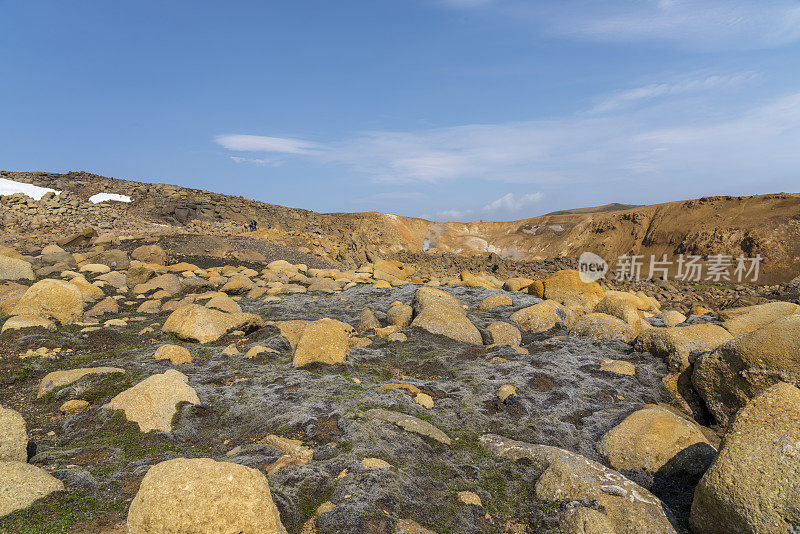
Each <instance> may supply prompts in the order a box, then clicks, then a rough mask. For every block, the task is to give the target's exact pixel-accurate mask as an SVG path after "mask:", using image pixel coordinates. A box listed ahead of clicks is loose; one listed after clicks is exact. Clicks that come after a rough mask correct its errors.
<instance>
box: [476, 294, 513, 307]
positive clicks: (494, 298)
mask: <svg viewBox="0 0 800 534" xmlns="http://www.w3.org/2000/svg"><path fill="white" fill-rule="evenodd" d="M513 304H514V302H513V301H512V300H511V297H510V296H508V295H506V294H505V293H498V294H497V295H489V296H488V297H486V298H485V299H483V300H482V301H481V302H480V304H478V309H479V310H491V309H493V308H497V307H500V306H512V305H513Z"/></svg>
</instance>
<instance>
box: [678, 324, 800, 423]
mask: <svg viewBox="0 0 800 534" xmlns="http://www.w3.org/2000/svg"><path fill="white" fill-rule="evenodd" d="M779 381H783V382H789V383H792V384H800V315H789V316H786V317H782V318H780V319H777V320H775V321H773V322H771V323H769V324H768V325H767V326H765V327H763V328H761V329H760V330H755V331H753V332H750V333H749V334H744V335H741V336H739V337H736V338H734V339H733V340H731V341H728V342H727V343H725V344H723V345H720V346H719V347H717V349H716V350H715V351H714V352H711V353H706V354H702V355H701V356H700V357H699V358H698V359H697V361H696V362H695V365H694V372H693V373H692V384H693V385H694V388H695V389H696V390H697V392H698V393H699V394H700V396H701V397H702V398H703V400H704V401H705V403H706V406H708V409H709V411H711V413H712V414H713V415H714V417H715V418H716V419H717V422H718V423H719V424H720V425H721V426H723V427H724V426H727V425H728V423H729V421H730V419H731V417H732V416H733V414H735V413H736V411H737V410H739V409H740V408H742V407H743V406H744V405H745V404H747V402H748V401H749V400H750V399H752V398H753V397H755V396H756V395H758V394H759V393H761V392H762V391H764V390H765V389H767V388H768V387H770V386H772V385H773V384H775V383H777V382H779Z"/></svg>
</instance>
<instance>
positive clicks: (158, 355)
mask: <svg viewBox="0 0 800 534" xmlns="http://www.w3.org/2000/svg"><path fill="white" fill-rule="evenodd" d="M153 358H155V359H156V360H169V361H170V362H172V363H173V364H174V365H180V364H182V363H192V353H191V352H189V349H187V348H186V347H181V346H180V345H161V346H160V347H158V348H157V349H156V352H155V354H153Z"/></svg>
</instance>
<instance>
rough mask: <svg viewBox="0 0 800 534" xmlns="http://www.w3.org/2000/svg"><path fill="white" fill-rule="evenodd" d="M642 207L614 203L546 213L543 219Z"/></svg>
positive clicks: (639, 205)
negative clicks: (550, 216)
mask: <svg viewBox="0 0 800 534" xmlns="http://www.w3.org/2000/svg"><path fill="white" fill-rule="evenodd" d="M640 207H641V204H620V203H619V202H613V203H611V204H606V205H605V206H594V207H588V208H574V209H571V210H559V211H551V212H550V213H545V214H544V215H543V217H547V216H548V215H578V214H581V213H606V212H609V211H622V210H629V209H632V208H640Z"/></svg>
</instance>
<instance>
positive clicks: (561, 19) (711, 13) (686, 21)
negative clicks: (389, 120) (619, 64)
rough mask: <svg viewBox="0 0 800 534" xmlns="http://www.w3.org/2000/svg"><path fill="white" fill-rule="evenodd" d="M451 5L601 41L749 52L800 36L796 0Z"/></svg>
mask: <svg viewBox="0 0 800 534" xmlns="http://www.w3.org/2000/svg"><path fill="white" fill-rule="evenodd" d="M440 3H444V4H445V5H448V6H449V7H451V8H463V9H475V8H478V7H483V8H491V9H495V10H497V12H498V13H502V14H506V15H507V16H509V17H510V18H513V19H514V20H521V21H527V23H528V24H530V25H532V26H534V27H536V28H537V29H538V30H539V31H540V32H541V33H543V34H547V35H551V36H558V37H566V38H571V39H576V40H589V41H600V42H625V43H627V42H660V43H664V44H669V45H671V46H676V47H678V48H688V49H701V50H709V51H710V50H746V49H763V48H775V47H780V46H785V45H787V44H789V43H793V42H796V41H798V40H800V6H799V5H798V3H797V2H796V1H794V0H764V1H761V2H753V1H749V0H692V1H690V0H608V1H602V2H599V1H592V0H559V1H558V2H529V1H526V0H497V1H495V2H480V1H478V0H474V1H470V0H447V1H444V2H440Z"/></svg>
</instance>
